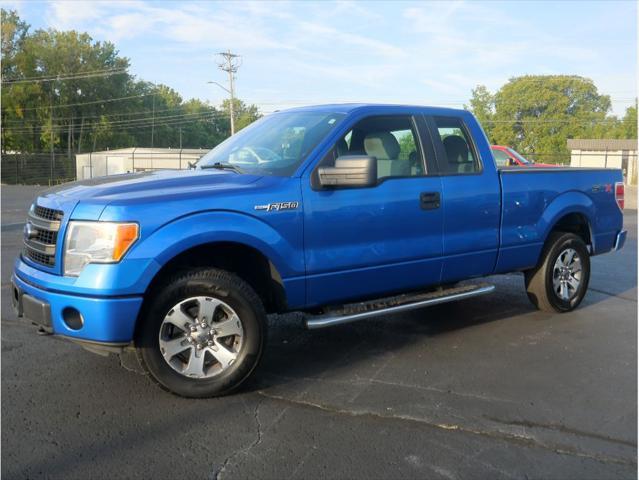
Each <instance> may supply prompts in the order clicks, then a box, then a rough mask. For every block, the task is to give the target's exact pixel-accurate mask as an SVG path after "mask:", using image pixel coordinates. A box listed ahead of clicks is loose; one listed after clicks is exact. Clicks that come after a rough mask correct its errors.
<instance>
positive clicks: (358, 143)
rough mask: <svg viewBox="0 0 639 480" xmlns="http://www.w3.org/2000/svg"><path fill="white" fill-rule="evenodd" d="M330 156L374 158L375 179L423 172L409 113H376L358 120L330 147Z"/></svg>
mask: <svg viewBox="0 0 639 480" xmlns="http://www.w3.org/2000/svg"><path fill="white" fill-rule="evenodd" d="M333 151H334V154H333V158H337V157H341V156H345V155H370V156H372V157H375V158H376V159H377V178H378V179H382V178H389V177H416V176H421V175H424V173H425V169H424V159H423V156H422V152H421V148H420V146H419V141H418V136H417V130H416V128H415V125H414V123H413V119H412V117H410V116H405V115H401V116H399V115H398V116H378V117H368V118H366V119H364V120H361V121H360V122H358V123H357V124H355V125H354V126H353V128H352V129H351V130H350V131H349V132H348V133H347V134H346V135H345V136H344V137H342V138H341V139H339V140H338V141H337V142H336V144H335V147H334V149H333Z"/></svg>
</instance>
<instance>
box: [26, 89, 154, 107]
mask: <svg viewBox="0 0 639 480" xmlns="http://www.w3.org/2000/svg"><path fill="white" fill-rule="evenodd" d="M151 95H157V94H156V93H143V94H141V95H130V96H128V97H117V98H107V99H104V100H93V101H90V102H80V103H66V104H62V105H53V106H51V107H49V106H45V107H28V108H22V109H21V110H22V111H31V110H48V109H49V108H65V107H79V106H81V105H96V104H99V103H111V102H119V101H122V100H130V99H132V98H142V97H150V96H151Z"/></svg>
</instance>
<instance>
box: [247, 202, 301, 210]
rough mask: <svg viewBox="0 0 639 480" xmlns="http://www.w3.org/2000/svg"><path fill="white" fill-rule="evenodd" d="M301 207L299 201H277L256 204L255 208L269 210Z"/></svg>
mask: <svg viewBox="0 0 639 480" xmlns="http://www.w3.org/2000/svg"><path fill="white" fill-rule="evenodd" d="M297 207H299V202H275V203H269V204H266V205H255V210H266V211H267V212H272V211H280V210H294V209H296V208H297Z"/></svg>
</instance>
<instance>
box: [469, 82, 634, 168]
mask: <svg viewBox="0 0 639 480" xmlns="http://www.w3.org/2000/svg"><path fill="white" fill-rule="evenodd" d="M470 109H471V110H472V111H473V113H475V115H476V116H477V118H478V119H479V120H480V121H483V122H484V128H485V129H486V131H487V134H488V137H489V139H490V141H491V142H493V143H497V144H503V145H509V146H512V147H513V148H515V149H516V150H518V151H520V152H522V153H523V154H528V155H535V156H537V157H538V158H539V159H541V160H543V159H544V158H545V157H550V158H548V160H560V159H565V158H567V156H566V154H567V153H568V151H567V147H566V140H567V139H568V138H611V137H612V138H614V137H615V136H616V134H615V132H616V129H617V128H618V126H619V120H618V119H617V118H615V117H614V116H609V115H608V113H609V111H610V97H609V96H607V95H603V94H600V93H599V91H598V90H597V87H596V86H595V84H594V83H593V81H592V80H590V79H587V78H583V77H579V76H575V75H526V76H523V77H517V78H511V79H510V80H509V81H508V83H506V84H505V85H503V86H502V87H501V88H500V89H499V91H497V92H496V93H495V94H494V95H492V94H491V93H490V92H489V91H488V90H487V89H486V88H485V87H483V86H479V87H477V88H475V89H474V90H473V91H472V97H471V100H470ZM628 122H629V124H630V123H631V120H628ZM625 134H626V133H623V135H625ZM553 156H554V157H555V158H552V157H553Z"/></svg>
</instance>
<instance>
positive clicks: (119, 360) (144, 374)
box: [117, 353, 146, 377]
mask: <svg viewBox="0 0 639 480" xmlns="http://www.w3.org/2000/svg"><path fill="white" fill-rule="evenodd" d="M122 356H123V354H122V353H119V354H117V357H118V362H119V363H120V367H122V368H123V369H124V370H126V371H127V372H132V373H135V374H136V375H142V376H143V377H146V373H145V372H144V370H142V369H141V367H140V369H136V368H132V367H129V366H127V365H125V363H124V361H123V359H122Z"/></svg>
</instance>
